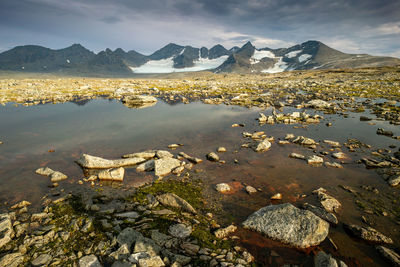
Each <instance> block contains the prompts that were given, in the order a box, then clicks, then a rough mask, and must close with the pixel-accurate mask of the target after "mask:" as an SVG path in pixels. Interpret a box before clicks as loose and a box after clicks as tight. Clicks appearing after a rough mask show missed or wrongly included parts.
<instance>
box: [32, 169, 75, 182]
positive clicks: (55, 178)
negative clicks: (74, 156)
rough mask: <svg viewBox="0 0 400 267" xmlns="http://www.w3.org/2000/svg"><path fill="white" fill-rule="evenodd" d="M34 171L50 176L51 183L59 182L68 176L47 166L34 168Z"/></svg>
mask: <svg viewBox="0 0 400 267" xmlns="http://www.w3.org/2000/svg"><path fill="white" fill-rule="evenodd" d="M36 173H37V174H40V175H43V176H47V177H50V179H51V181H52V182H53V183H55V182H59V181H62V180H65V179H67V178H68V176H67V175H65V174H63V173H62V172H59V171H54V170H52V169H50V168H48V167H44V168H39V169H37V170H36Z"/></svg>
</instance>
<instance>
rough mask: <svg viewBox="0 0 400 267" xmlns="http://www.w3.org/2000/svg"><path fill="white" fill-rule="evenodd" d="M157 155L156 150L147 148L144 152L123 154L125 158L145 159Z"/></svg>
mask: <svg viewBox="0 0 400 267" xmlns="http://www.w3.org/2000/svg"><path fill="white" fill-rule="evenodd" d="M155 156H156V151H154V150H147V151H143V152H137V153H132V154H126V155H123V156H122V157H123V158H143V159H151V158H154V157H155Z"/></svg>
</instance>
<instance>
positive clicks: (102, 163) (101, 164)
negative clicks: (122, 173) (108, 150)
mask: <svg viewBox="0 0 400 267" xmlns="http://www.w3.org/2000/svg"><path fill="white" fill-rule="evenodd" d="M144 161H146V159H144V158H140V157H133V158H125V159H114V160H109V159H103V158H100V157H95V156H91V155H88V154H83V155H82V156H81V158H80V159H78V160H77V161H76V163H78V164H79V165H80V166H81V167H83V168H87V169H111V168H119V167H124V166H131V165H136V164H139V163H142V162H144Z"/></svg>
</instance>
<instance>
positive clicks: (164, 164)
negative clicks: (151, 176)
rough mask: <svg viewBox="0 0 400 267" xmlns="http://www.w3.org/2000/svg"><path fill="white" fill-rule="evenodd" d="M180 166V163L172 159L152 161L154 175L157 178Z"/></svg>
mask: <svg viewBox="0 0 400 267" xmlns="http://www.w3.org/2000/svg"><path fill="white" fill-rule="evenodd" d="M180 165H181V161H180V160H178V159H174V158H169V157H166V158H161V159H157V160H155V161H154V173H155V175H156V176H158V177H163V176H165V175H167V174H169V173H171V171H172V170H173V169H175V168H176V167H179V166H180Z"/></svg>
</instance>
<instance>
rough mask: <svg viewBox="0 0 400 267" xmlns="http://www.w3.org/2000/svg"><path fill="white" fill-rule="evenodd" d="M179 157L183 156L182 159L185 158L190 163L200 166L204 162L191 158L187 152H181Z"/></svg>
mask: <svg viewBox="0 0 400 267" xmlns="http://www.w3.org/2000/svg"><path fill="white" fill-rule="evenodd" d="M178 155H179V156H181V157H183V158H185V159H187V160H188V161H190V162H192V163H195V164H198V163H201V162H203V160H202V159H199V158H195V157H191V156H189V155H188V154H186V153H185V152H179V154H178Z"/></svg>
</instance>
